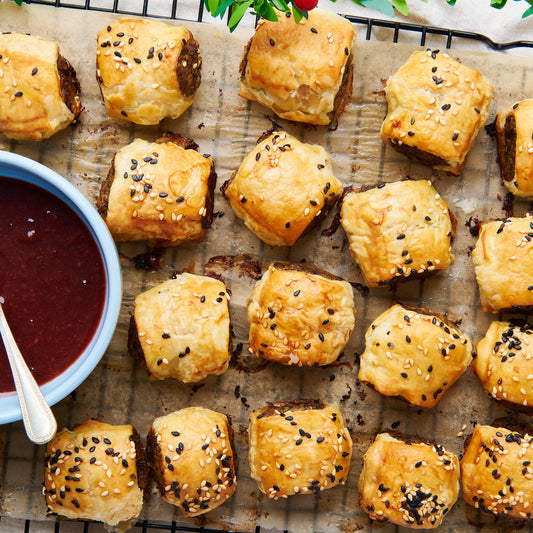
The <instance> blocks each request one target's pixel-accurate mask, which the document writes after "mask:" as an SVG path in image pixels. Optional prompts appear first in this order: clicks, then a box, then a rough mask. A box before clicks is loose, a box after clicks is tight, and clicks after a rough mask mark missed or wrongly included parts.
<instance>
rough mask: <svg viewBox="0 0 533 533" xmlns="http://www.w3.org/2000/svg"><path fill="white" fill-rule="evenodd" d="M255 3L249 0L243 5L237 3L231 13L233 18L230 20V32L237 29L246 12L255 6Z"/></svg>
mask: <svg viewBox="0 0 533 533" xmlns="http://www.w3.org/2000/svg"><path fill="white" fill-rule="evenodd" d="M253 1H254V0H247V1H246V2H243V3H242V4H238V3H237V2H236V3H235V4H236V5H235V8H234V9H233V11H232V12H231V17H230V18H229V20H228V27H229V31H233V30H234V29H235V28H236V27H237V25H238V24H239V22H240V21H241V19H242V17H244V15H245V13H246V10H247V9H248V8H249V7H250V6H251V5H252V4H253Z"/></svg>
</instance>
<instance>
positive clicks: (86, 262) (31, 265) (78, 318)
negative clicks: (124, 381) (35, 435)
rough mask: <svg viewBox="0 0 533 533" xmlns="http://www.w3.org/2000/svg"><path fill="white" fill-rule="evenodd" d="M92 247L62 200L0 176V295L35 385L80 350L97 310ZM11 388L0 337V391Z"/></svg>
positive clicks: (98, 270)
mask: <svg viewBox="0 0 533 533" xmlns="http://www.w3.org/2000/svg"><path fill="white" fill-rule="evenodd" d="M105 291H106V280H105V271H104V265H103V261H102V257H101V255H100V252H99V250H98V246H97V244H96V242H95V240H94V238H93V236H92V235H91V233H90V231H89V230H88V229H87V227H86V226H85V225H84V223H83V222H82V220H81V219H80V218H79V217H78V215H77V214H76V213H75V212H74V211H73V210H72V209H71V208H70V207H68V206H67V205H66V204H65V203H64V202H63V201H61V200H60V199H58V198H57V197H55V196H54V195H52V194H51V193H49V192H47V191H44V190H42V189H40V188H38V187H36V186H34V185H32V184H30V183H26V182H21V181H17V180H14V179H10V178H5V177H2V176H0V296H2V297H3V298H4V300H5V303H4V304H3V308H4V312H5V315H6V318H7V321H8V323H9V326H10V327H11V331H12V332H13V336H14V337H15V340H16V342H17V344H18V346H19V348H20V351H21V352H22V355H23V356H24V359H25V360H26V362H27V363H28V366H29V367H30V369H31V371H32V372H33V375H34V377H35V379H36V380H37V382H38V383H39V385H43V384H44V383H46V382H48V381H50V380H51V379H53V378H54V377H56V376H57V375H59V374H60V373H61V372H63V371H64V370H65V369H66V368H68V367H69V366H70V365H71V364H72V363H73V362H74V361H75V360H76V359H77V358H78V357H79V355H81V353H82V352H83V351H84V349H85V348H86V346H87V345H88V343H89V341H90V340H91V338H92V336H93V334H94V332H95V331H96V328H97V326H98V322H99V320H100V317H101V315H102V310H103V307H104V300H105ZM14 390H15V385H14V383H13V378H12V376H11V371H10V369H9V363H8V360H7V355H6V352H5V348H4V345H3V343H1V342H0V394H2V393H8V392H12V391H14Z"/></svg>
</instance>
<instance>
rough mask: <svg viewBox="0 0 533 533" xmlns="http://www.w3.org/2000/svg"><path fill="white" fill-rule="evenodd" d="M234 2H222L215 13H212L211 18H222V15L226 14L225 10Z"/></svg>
mask: <svg viewBox="0 0 533 533" xmlns="http://www.w3.org/2000/svg"><path fill="white" fill-rule="evenodd" d="M234 1H235V0H226V1H225V2H222V3H221V4H220V5H219V6H218V7H217V9H216V11H215V12H214V13H212V15H213V17H218V16H220V18H222V17H223V16H224V13H226V9H228V7H229V6H230V5H231V4H233V2H234Z"/></svg>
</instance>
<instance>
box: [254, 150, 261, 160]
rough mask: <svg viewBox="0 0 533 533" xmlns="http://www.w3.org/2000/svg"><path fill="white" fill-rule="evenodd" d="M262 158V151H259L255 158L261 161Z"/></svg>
mask: <svg viewBox="0 0 533 533" xmlns="http://www.w3.org/2000/svg"><path fill="white" fill-rule="evenodd" d="M260 159H261V152H257V154H255V160H256V161H259V160H260Z"/></svg>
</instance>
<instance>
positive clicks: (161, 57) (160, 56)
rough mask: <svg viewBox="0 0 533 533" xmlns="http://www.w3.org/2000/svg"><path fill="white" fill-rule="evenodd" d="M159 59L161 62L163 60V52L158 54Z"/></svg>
mask: <svg viewBox="0 0 533 533" xmlns="http://www.w3.org/2000/svg"><path fill="white" fill-rule="evenodd" d="M157 59H159V61H161V60H162V59H163V54H162V53H161V52H159V54H157Z"/></svg>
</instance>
